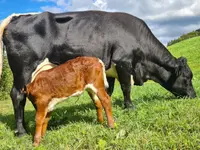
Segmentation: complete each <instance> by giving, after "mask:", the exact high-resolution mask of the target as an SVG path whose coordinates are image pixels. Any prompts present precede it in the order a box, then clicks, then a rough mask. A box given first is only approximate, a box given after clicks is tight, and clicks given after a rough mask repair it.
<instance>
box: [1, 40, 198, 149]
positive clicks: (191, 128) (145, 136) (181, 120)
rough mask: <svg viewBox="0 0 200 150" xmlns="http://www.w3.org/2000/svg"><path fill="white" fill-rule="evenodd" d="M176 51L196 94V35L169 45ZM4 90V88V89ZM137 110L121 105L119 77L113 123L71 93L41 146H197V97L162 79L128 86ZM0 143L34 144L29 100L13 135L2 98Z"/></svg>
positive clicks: (12, 146) (7, 145)
mask: <svg viewBox="0 0 200 150" xmlns="http://www.w3.org/2000/svg"><path fill="white" fill-rule="evenodd" d="M169 49H170V51H171V52H172V53H173V55H175V56H176V57H179V56H185V57H187V58H188V63H189V65H190V67H191V69H192V71H193V73H194V80H193V83H194V86H195V89H196V91H197V94H198V96H199V95H200V81H199V80H200V59H199V58H200V37H197V38H193V39H189V40H185V41H183V42H181V43H177V44H175V45H173V46H170V47H169ZM7 94H8V93H7ZM131 96H132V100H133V102H134V104H135V105H136V110H129V111H127V110H124V109H123V100H122V99H123V97H122V92H121V90H120V87H119V84H118V82H116V86H115V91H114V94H113V96H112V103H113V115H114V118H115V121H116V123H117V128H116V129H108V128H107V126H106V122H105V123H104V124H102V125H101V124H99V123H97V121H96V111H95V107H94V105H93V104H92V102H91V100H90V98H89V96H88V95H87V93H84V94H83V95H82V96H80V98H79V99H77V98H71V99H68V100H67V101H65V102H63V103H62V104H59V105H58V107H57V109H56V110H55V111H54V113H53V116H52V119H51V121H50V124H49V127H48V131H47V134H46V136H45V137H44V138H43V139H42V142H41V145H40V146H39V147H38V148H37V149H39V150H46V149H48V150H55V149H59V150H68V149H69V150H71V149H91V150H93V149H119V150H124V149H137V150H138V149H139V150H140V149H141V150H144V149H200V100H199V98H196V99H192V100H191V99H177V98H176V97H174V96H173V95H172V94H170V93H169V92H168V91H166V90H165V89H163V88H162V87H161V86H160V85H158V84H156V83H153V82H147V83H145V85H144V86H142V87H133V88H132V95H131ZM0 106H1V108H0V149H3V150H7V149H16V150H17V149H19V150H29V149H34V148H33V147H32V135H31V134H33V133H34V126H35V124H34V115H35V111H34V109H33V107H32V105H31V104H30V102H29V101H28V103H27V105H26V112H25V118H26V124H27V129H28V133H29V134H28V135H26V136H24V137H22V138H16V137H15V136H14V135H13V133H14V116H13V110H12V104H11V100H10V99H9V98H7V100H0Z"/></svg>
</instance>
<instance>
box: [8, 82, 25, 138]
mask: <svg viewBox="0 0 200 150" xmlns="http://www.w3.org/2000/svg"><path fill="white" fill-rule="evenodd" d="M10 96H11V99H12V103H13V107H14V115H15V122H16V130H15V135H17V136H22V135H24V134H25V133H26V130H25V122H24V106H25V104H26V96H25V94H24V93H22V92H21V91H20V90H19V89H17V88H16V87H15V86H14V85H13V87H12V90H11V92H10Z"/></svg>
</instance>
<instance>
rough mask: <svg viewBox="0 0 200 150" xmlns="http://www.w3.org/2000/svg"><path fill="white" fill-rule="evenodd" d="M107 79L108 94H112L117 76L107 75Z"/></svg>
mask: <svg viewBox="0 0 200 150" xmlns="http://www.w3.org/2000/svg"><path fill="white" fill-rule="evenodd" d="M107 81H108V84H109V87H108V88H107V89H106V91H107V93H108V95H109V96H111V95H112V93H113V90H114V84H115V78H112V77H107Z"/></svg>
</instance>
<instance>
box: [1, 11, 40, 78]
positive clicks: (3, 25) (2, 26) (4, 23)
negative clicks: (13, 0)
mask: <svg viewBox="0 0 200 150" xmlns="http://www.w3.org/2000/svg"><path fill="white" fill-rule="evenodd" d="M33 14H38V13H27V14H12V15H10V16H8V17H7V18H6V19H4V20H3V21H2V22H1V25H0V79H1V74H2V69H3V42H2V37H3V32H4V30H5V28H6V27H7V26H8V24H9V23H10V22H11V20H12V18H13V17H18V16H20V15H33Z"/></svg>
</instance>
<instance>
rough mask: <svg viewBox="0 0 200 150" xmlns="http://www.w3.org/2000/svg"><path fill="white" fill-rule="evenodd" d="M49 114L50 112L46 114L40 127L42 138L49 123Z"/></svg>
mask: <svg viewBox="0 0 200 150" xmlns="http://www.w3.org/2000/svg"><path fill="white" fill-rule="evenodd" d="M51 113H52V112H48V113H47V115H46V118H45V120H44V123H43V126H42V134H41V135H42V136H44V134H45V132H46V130H47V126H48V123H49V120H50V119H51Z"/></svg>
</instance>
